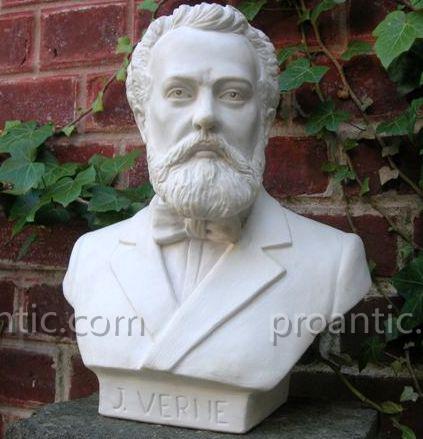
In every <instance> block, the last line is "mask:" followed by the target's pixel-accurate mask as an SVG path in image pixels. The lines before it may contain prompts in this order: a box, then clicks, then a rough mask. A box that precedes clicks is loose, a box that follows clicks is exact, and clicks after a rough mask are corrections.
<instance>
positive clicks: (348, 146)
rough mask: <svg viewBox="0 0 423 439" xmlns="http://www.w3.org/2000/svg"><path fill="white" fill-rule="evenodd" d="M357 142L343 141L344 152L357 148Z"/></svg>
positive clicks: (352, 140) (351, 140) (353, 140)
mask: <svg viewBox="0 0 423 439" xmlns="http://www.w3.org/2000/svg"><path fill="white" fill-rule="evenodd" d="M357 146H358V142H357V140H355V139H346V140H345V141H344V144H343V147H344V151H351V150H352V149H354V148H357Z"/></svg>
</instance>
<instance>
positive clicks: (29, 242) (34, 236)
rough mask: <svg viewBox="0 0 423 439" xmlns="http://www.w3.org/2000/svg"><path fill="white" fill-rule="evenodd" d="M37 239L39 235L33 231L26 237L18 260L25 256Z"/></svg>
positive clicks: (17, 257)
mask: <svg viewBox="0 0 423 439" xmlns="http://www.w3.org/2000/svg"><path fill="white" fill-rule="evenodd" d="M37 239H38V235H37V234H36V233H31V234H29V235H28V236H27V237H26V238H25V241H24V242H23V243H22V245H21V248H20V249H19V252H18V255H17V256H16V260H17V261H20V260H21V259H22V258H24V257H25V256H26V254H27V253H28V250H29V249H30V247H31V245H32V244H33V243H34V242H35V241H36V240H37Z"/></svg>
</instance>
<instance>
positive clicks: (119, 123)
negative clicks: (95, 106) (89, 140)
mask: <svg viewBox="0 0 423 439" xmlns="http://www.w3.org/2000/svg"><path fill="white" fill-rule="evenodd" d="M108 78H109V76H104V75H102V76H98V75H96V76H94V75H93V76H91V77H89V78H88V89H87V95H88V102H93V101H94V99H95V98H96V96H97V94H98V92H99V91H100V90H101V89H102V88H103V85H104V83H105V82H106V81H107V80H108ZM103 104H104V111H102V112H101V113H96V114H94V115H93V116H92V117H89V118H88V120H87V124H86V129H87V131H119V130H125V129H127V128H133V127H135V126H136V125H135V120H134V117H133V115H132V111H131V109H130V107H129V104H128V100H127V98H126V88H125V83H124V82H118V81H114V82H112V84H111V85H110V87H109V88H108V89H107V90H106V92H105V94H104V97H103Z"/></svg>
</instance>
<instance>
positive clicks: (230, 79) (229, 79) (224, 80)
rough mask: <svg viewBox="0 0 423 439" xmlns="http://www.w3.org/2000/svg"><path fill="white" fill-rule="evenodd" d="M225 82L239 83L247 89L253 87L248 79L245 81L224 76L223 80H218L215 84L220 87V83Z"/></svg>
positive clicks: (237, 77)
mask: <svg viewBox="0 0 423 439" xmlns="http://www.w3.org/2000/svg"><path fill="white" fill-rule="evenodd" d="M225 82H239V83H242V84H244V85H246V86H248V87H253V84H252V83H251V81H249V80H248V79H245V78H240V77H239V76H225V77H223V78H219V79H218V80H217V81H216V84H217V85H221V83H225Z"/></svg>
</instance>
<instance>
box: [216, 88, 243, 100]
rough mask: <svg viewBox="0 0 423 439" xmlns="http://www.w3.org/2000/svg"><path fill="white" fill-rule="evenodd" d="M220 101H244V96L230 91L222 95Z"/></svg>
mask: <svg viewBox="0 0 423 439" xmlns="http://www.w3.org/2000/svg"><path fill="white" fill-rule="evenodd" d="M220 99H222V100H224V101H228V102H239V101H243V100H244V96H243V95H242V94H241V93H240V92H239V91H236V90H228V91H225V92H224V93H222V94H221V95H220Z"/></svg>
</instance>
